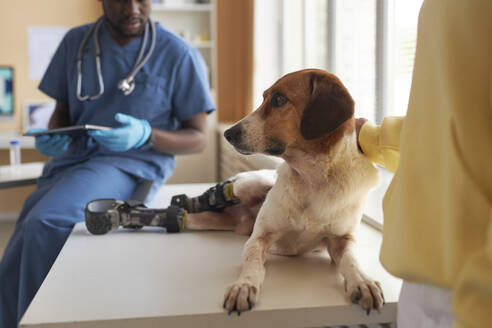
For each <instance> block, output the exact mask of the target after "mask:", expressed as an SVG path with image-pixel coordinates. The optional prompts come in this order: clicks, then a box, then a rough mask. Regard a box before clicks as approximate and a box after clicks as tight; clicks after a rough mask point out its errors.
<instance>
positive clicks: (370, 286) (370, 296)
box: [345, 274, 385, 315]
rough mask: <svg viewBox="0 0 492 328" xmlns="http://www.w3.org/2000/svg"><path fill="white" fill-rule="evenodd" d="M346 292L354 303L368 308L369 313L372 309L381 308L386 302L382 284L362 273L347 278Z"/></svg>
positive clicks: (365, 308)
mask: <svg viewBox="0 0 492 328" xmlns="http://www.w3.org/2000/svg"><path fill="white" fill-rule="evenodd" d="M345 292H346V295H347V296H348V297H349V298H350V300H351V301H352V303H354V304H359V305H360V306H361V307H362V308H363V309H364V310H366V313H367V315H369V313H371V310H372V309H376V310H380V309H381V308H382V306H383V305H384V304H385V300H384V295H383V289H382V288H381V284H380V283H379V282H378V281H375V280H372V279H370V278H368V277H366V276H364V275H361V274H355V275H353V276H352V277H350V278H348V277H346V278H345Z"/></svg>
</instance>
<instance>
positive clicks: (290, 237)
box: [255, 140, 378, 255]
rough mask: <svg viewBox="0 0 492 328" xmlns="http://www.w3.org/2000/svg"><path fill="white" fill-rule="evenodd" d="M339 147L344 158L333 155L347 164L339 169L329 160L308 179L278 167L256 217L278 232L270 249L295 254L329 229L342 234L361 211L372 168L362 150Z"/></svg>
mask: <svg viewBox="0 0 492 328" xmlns="http://www.w3.org/2000/svg"><path fill="white" fill-rule="evenodd" d="M347 141H348V142H349V140H347ZM342 153H344V155H343V156H344V157H346V158H344V159H343V160H340V161H339V159H336V160H337V162H338V161H339V162H340V163H349V164H348V165H344V166H343V167H341V168H340V169H338V168H335V169H334V168H333V165H332V167H330V170H327V171H322V170H320V171H319V174H317V175H316V176H315V178H313V179H311V180H309V179H305V178H304V177H303V176H302V175H299V174H297V173H296V172H295V171H294V170H293V169H292V168H291V167H290V166H289V165H288V164H286V163H284V164H282V165H281V166H280V167H279V169H278V179H277V181H276V183H275V185H274V186H273V188H272V189H271V190H270V192H269V193H268V195H267V198H266V200H265V202H264V204H263V206H262V208H261V210H260V213H259V215H258V220H257V223H256V224H257V225H260V226H261V225H265V226H267V227H270V228H274V229H273V230H274V231H280V232H281V233H282V237H281V238H280V239H279V240H278V241H277V242H276V244H275V245H274V246H273V248H272V250H273V252H274V253H282V254H288V255H295V254H301V253H304V252H308V251H310V250H312V249H314V248H316V247H318V246H319V244H320V243H321V242H322V240H323V238H326V237H327V236H329V235H337V236H343V235H346V234H350V233H352V232H353V231H354V229H355V228H356V226H357V224H358V223H359V221H360V218H361V216H362V210H363V203H364V200H365V196H366V195H367V192H368V190H369V189H370V188H372V187H374V185H375V184H376V183H377V179H378V174H377V169H376V168H375V167H374V166H373V164H371V163H370V162H369V161H368V160H367V159H366V158H365V157H364V156H362V155H360V156H359V155H358V154H355V155H354V153H353V152H352V151H350V148H349V150H347V149H344V150H343V151H342ZM307 164H308V165H309V163H307ZM311 167H312V168H313V169H314V170H315V169H316V168H315V167H313V166H312V165H311ZM309 176H312V173H310V174H309ZM256 228H257V227H255V229H256ZM258 228H260V227H258Z"/></svg>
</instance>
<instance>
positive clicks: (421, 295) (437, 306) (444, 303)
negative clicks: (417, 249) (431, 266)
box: [396, 281, 454, 328]
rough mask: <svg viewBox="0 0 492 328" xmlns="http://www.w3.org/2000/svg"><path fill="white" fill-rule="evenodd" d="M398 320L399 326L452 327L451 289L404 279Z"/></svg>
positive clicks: (402, 327) (399, 327)
mask: <svg viewBox="0 0 492 328" xmlns="http://www.w3.org/2000/svg"><path fill="white" fill-rule="evenodd" d="M396 321H397V327H398V328H451V327H452V326H453V322H454V315H453V312H452V311H451V291H449V290H447V289H441V288H437V287H433V286H429V285H421V284H414V283H410V282H407V281H404V282H403V286H402V288H401V292H400V299H399V301H398V313H397V320H396Z"/></svg>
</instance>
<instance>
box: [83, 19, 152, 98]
mask: <svg viewBox="0 0 492 328" xmlns="http://www.w3.org/2000/svg"><path fill="white" fill-rule="evenodd" d="M103 19H104V17H103V16H102V17H100V18H99V19H98V20H97V21H96V22H95V23H94V24H93V25H92V26H91V28H90V29H89V30H88V31H87V33H86V34H85V35H84V37H83V39H82V42H81V43H80V46H79V49H78V51H77V99H78V100H79V101H87V100H96V99H98V98H100V97H101V96H102V95H103V94H104V80H103V77H102V71H101V49H100V46H99V27H100V26H101V24H102V22H103ZM149 26H150V33H151V43H150V48H149V51H148V52H147V54H146V55H145V57H144V58H143V59H142V57H143V54H144V52H145V48H146V47H147V42H148V33H149ZM91 35H93V36H94V37H93V39H94V52H95V58H96V72H97V80H98V84H99V92H98V93H97V94H96V95H89V94H87V95H84V96H83V95H82V57H83V52H84V48H85V44H86V43H87V40H88V39H89V38H90V36H91ZM155 39H156V37H155V26H154V23H153V22H152V20H151V19H150V18H149V19H148V21H147V23H146V24H145V31H144V36H143V40H142V45H141V46H140V50H139V52H138V55H137V60H136V61H135V64H134V65H133V68H132V70H131V71H130V74H129V75H128V76H127V77H126V78H124V79H123V80H121V81H120V82H119V83H118V88H119V89H121V90H122V92H123V93H124V94H125V95H129V94H130V93H131V92H132V91H133V89H134V87H135V81H134V80H135V75H137V73H138V72H139V70H140V69H141V68H142V67H143V66H144V65H145V63H146V62H147V61H148V60H149V58H150V56H151V55H152V52H153V51H154V47H155Z"/></svg>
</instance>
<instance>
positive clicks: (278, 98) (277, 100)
mask: <svg viewBox="0 0 492 328" xmlns="http://www.w3.org/2000/svg"><path fill="white" fill-rule="evenodd" d="M286 102H287V97H285V96H284V95H283V94H281V93H276V94H274V95H273V97H272V100H271V101H270V103H271V104H272V106H274V107H281V106H283V105H285V103H286Z"/></svg>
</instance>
